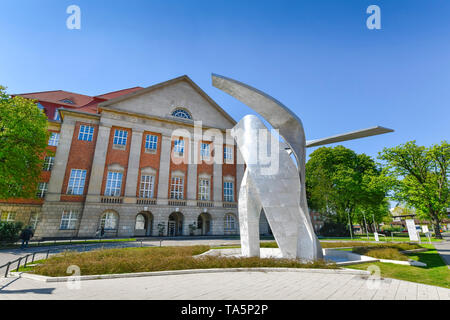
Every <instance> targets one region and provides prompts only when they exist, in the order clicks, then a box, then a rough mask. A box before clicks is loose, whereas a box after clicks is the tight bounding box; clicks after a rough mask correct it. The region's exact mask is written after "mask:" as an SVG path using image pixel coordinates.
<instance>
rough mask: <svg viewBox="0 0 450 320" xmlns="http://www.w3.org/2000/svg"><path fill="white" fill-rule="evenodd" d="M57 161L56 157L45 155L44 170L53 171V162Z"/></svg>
mask: <svg viewBox="0 0 450 320" xmlns="http://www.w3.org/2000/svg"><path fill="white" fill-rule="evenodd" d="M54 163H55V157H45V159H44V165H43V167H42V170H44V171H52V168H53V164H54Z"/></svg>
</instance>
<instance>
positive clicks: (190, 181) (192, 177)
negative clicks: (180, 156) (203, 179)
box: [186, 140, 198, 206]
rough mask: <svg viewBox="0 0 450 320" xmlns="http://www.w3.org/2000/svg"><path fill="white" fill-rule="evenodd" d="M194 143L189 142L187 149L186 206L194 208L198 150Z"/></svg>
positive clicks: (195, 202) (195, 203)
mask: <svg viewBox="0 0 450 320" xmlns="http://www.w3.org/2000/svg"><path fill="white" fill-rule="evenodd" d="M195 143H196V142H195V141H192V140H191V141H190V142H189V144H190V148H189V164H188V172H187V180H186V183H187V186H186V187H187V190H186V191H187V202H188V203H187V204H188V206H196V205H197V201H196V200H197V183H198V181H197V180H198V179H197V161H196V157H198V153H197V152H198V148H196V147H195Z"/></svg>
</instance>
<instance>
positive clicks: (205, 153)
mask: <svg viewBox="0 0 450 320" xmlns="http://www.w3.org/2000/svg"><path fill="white" fill-rule="evenodd" d="M210 157H211V150H210V145H209V143H204V142H202V144H201V146H200V159H201V160H209V159H210Z"/></svg>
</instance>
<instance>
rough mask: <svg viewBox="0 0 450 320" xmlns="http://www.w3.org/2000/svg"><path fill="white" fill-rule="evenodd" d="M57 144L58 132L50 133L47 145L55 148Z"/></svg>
mask: <svg viewBox="0 0 450 320" xmlns="http://www.w3.org/2000/svg"><path fill="white" fill-rule="evenodd" d="M58 144H59V133H58V132H51V133H50V139H48V145H49V146H53V147H57V146H58Z"/></svg>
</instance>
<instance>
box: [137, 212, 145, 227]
mask: <svg viewBox="0 0 450 320" xmlns="http://www.w3.org/2000/svg"><path fill="white" fill-rule="evenodd" d="M135 229H136V230H144V229H145V217H144V215H142V214H138V215H137V216H136V227H135Z"/></svg>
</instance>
